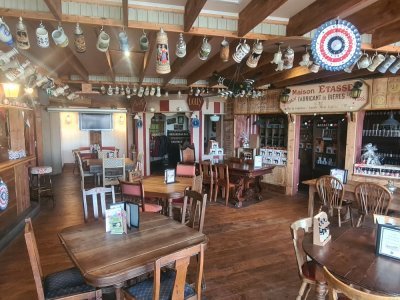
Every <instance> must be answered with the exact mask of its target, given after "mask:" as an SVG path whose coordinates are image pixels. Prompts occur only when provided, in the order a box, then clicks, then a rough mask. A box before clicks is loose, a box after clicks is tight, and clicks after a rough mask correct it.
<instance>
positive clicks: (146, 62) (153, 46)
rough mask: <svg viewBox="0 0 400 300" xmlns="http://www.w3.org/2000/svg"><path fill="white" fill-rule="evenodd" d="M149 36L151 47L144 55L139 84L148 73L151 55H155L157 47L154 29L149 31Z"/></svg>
mask: <svg viewBox="0 0 400 300" xmlns="http://www.w3.org/2000/svg"><path fill="white" fill-rule="evenodd" d="M147 38H148V40H149V45H150V47H149V49H148V50H147V51H146V53H145V54H144V57H143V64H142V68H141V70H140V75H139V84H142V83H143V79H144V76H145V75H146V72H147V70H148V69H149V65H150V62H151V59H150V55H153V52H154V50H155V49H156V33H155V32H154V31H152V32H150V33H148V34H147Z"/></svg>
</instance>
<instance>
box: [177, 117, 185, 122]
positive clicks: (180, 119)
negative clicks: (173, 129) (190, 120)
mask: <svg viewBox="0 0 400 300" xmlns="http://www.w3.org/2000/svg"><path fill="white" fill-rule="evenodd" d="M183 122H184V119H183V116H179V117H178V124H183Z"/></svg>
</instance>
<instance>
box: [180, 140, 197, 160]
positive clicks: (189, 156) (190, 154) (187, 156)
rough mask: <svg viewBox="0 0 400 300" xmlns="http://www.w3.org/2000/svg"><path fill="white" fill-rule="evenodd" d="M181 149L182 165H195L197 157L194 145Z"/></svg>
mask: <svg viewBox="0 0 400 300" xmlns="http://www.w3.org/2000/svg"><path fill="white" fill-rule="evenodd" d="M179 148H180V157H181V163H195V162H196V155H195V148H194V145H193V144H191V145H186V146H183V147H179Z"/></svg>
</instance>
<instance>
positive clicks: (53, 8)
mask: <svg viewBox="0 0 400 300" xmlns="http://www.w3.org/2000/svg"><path fill="white" fill-rule="evenodd" d="M44 3H46V5H47V7H48V8H49V10H50V12H51V13H52V15H53V16H54V18H55V19H56V20H57V21H61V20H62V5H61V0H44Z"/></svg>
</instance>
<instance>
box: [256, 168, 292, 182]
mask: <svg viewBox="0 0 400 300" xmlns="http://www.w3.org/2000/svg"><path fill="white" fill-rule="evenodd" d="M262 182H265V183H268V184H273V185H279V186H286V167H285V166H276V167H275V168H274V169H273V170H272V173H270V174H266V175H263V179H262Z"/></svg>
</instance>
